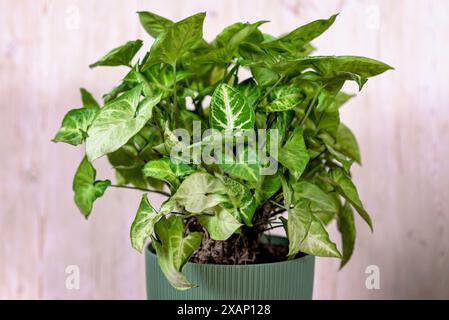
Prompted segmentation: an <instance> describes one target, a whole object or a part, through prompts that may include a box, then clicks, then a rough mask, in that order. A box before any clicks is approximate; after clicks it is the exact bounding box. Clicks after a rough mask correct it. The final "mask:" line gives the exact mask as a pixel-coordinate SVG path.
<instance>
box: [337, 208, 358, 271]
mask: <svg viewBox="0 0 449 320" xmlns="http://www.w3.org/2000/svg"><path fill="white" fill-rule="evenodd" d="M337 224H338V230H339V231H340V233H341V239H342V244H343V258H342V260H341V264H340V269H341V268H343V267H344V266H345V265H346V263H347V262H348V261H349V259H351V256H352V252H353V251H354V244H355V237H356V230H355V222H354V213H353V212H352V208H351V206H350V205H349V203H347V202H346V203H345V205H344V206H343V207H342V209H341V211H340V213H339V215H338V220H337Z"/></svg>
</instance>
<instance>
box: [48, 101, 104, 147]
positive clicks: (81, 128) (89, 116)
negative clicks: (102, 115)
mask: <svg viewBox="0 0 449 320" xmlns="http://www.w3.org/2000/svg"><path fill="white" fill-rule="evenodd" d="M98 112H99V109H98V108H80V109H72V110H70V111H69V112H67V114H66V115H65V116H64V119H63V120H62V124H61V128H60V129H59V130H58V132H57V133H56V136H55V138H54V139H53V141H54V142H65V143H69V144H71V145H74V146H76V145H79V144H80V143H82V142H83V141H84V139H85V138H86V137H87V130H88V129H89V127H90V126H91V124H92V122H93V121H94V119H95V117H96V116H97V114H98Z"/></svg>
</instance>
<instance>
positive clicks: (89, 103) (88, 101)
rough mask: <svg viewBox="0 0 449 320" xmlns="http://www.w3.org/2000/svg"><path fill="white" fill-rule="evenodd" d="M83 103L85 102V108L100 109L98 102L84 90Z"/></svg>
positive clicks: (81, 91) (81, 89)
mask: <svg viewBox="0 0 449 320" xmlns="http://www.w3.org/2000/svg"><path fill="white" fill-rule="evenodd" d="M80 93H81V101H82V102H83V107H84V108H100V105H99V104H98V102H97V100H95V98H94V97H93V96H92V94H91V93H90V92H89V91H87V90H86V89H84V88H80Z"/></svg>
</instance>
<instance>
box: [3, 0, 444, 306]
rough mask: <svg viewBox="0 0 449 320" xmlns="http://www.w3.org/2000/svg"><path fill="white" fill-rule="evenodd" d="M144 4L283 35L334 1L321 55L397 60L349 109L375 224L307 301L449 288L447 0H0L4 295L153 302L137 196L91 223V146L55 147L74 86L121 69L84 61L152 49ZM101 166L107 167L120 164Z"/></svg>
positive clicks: (106, 83)
mask: <svg viewBox="0 0 449 320" xmlns="http://www.w3.org/2000/svg"><path fill="white" fill-rule="evenodd" d="M138 10H151V11H154V12H158V13H159V14H161V15H164V16H167V17H169V18H172V19H175V20H176V19H180V18H183V17H186V16H188V15H190V14H193V13H196V12H198V11H207V13H208V16H207V18H206V22H205V26H206V32H205V33H206V37H207V38H208V39H211V38H212V37H213V36H214V35H215V34H216V33H217V32H218V31H219V30H221V29H222V28H223V27H224V26H226V25H228V24H230V23H232V22H235V21H240V20H248V21H256V20H260V19H264V20H265V19H269V20H271V21H272V22H271V23H270V24H268V25H265V26H264V27H263V28H264V30H265V31H267V32H270V33H274V34H280V33H282V32H286V31H288V30H291V29H293V28H294V27H296V26H298V25H301V24H303V23H305V22H308V21H311V20H313V19H317V18H323V17H328V16H330V15H331V14H333V13H335V12H341V15H340V16H339V18H338V20H337V22H336V23H335V25H334V26H333V28H332V29H331V30H330V31H328V33H326V35H324V36H323V37H322V38H321V39H319V40H318V41H316V42H315V44H316V45H317V46H318V47H319V49H320V50H319V53H323V54H359V55H366V56H369V57H373V58H378V59H381V60H383V61H385V62H387V63H389V64H391V65H393V66H395V67H396V70H395V71H393V72H389V73H388V74H385V75H382V76H380V77H378V78H375V79H372V80H370V81H369V82H368V83H367V85H366V87H365V89H364V92H363V93H362V94H361V95H360V96H359V97H358V98H357V99H355V100H353V101H351V102H350V103H349V105H348V106H347V107H346V110H345V112H344V120H345V121H346V122H347V123H348V124H349V126H350V127H351V128H353V130H354V131H355V133H356V135H357V137H358V138H359V141H360V144H361V150H362V155H363V167H360V168H359V167H357V168H355V170H354V175H355V180H356V182H357V183H358V185H359V188H360V193H361V196H362V198H363V200H364V201H365V203H366V207H367V208H368V209H369V211H370V212H371V214H372V215H373V218H374V221H375V233H374V234H370V232H369V231H368V229H367V228H366V227H365V226H364V225H363V224H362V223H360V224H359V229H358V240H357V245H356V251H355V255H354V257H353V259H352V261H351V262H350V264H349V265H348V266H347V267H346V268H345V269H343V270H342V271H338V262H337V261H334V260H330V259H328V260H326V259H318V263H317V270H316V285H315V292H314V297H315V298H316V299H322V298H329V299H342V298H355V299H361V298H369V299H371V298H373V299H377V298H386V299H391V298H449V209H448V201H449V160H448V159H449V148H448V146H449V83H448V77H449V76H448V75H449V63H448V60H447V59H448V57H449V42H448V41H447V36H448V32H449V2H447V1H441V0H434V1H429V0H422V1H419V0H407V1H405V0H403V1H386V0H385V1H381V0H379V1H374V0H372V1H371V0H366V1H349V0H347V1H346V0H340V1H291V0H290V1H288V0H283V1H261V0H254V1H248V0H246V1H242V0H226V1H171V0H161V1H125V0H123V1H106V0H104V1H76V0H71V1H59V0H58V1H37V0H36V1H24V0H19V1H12V0H10V1H8V0H0V39H1V41H0V83H1V85H0V101H1V109H0V110H1V115H0V128H1V129H0V130H1V133H2V135H1V139H0V150H1V156H0V298H6V299H8V298H18V299H23V298H33V299H41V298H45V299H52V298H57V299H72V298H73V299H80V298H87V299H91V298H94V299H99V298H112V299H116V298H127V299H128V298H132V299H141V298H144V297H145V293H144V268H143V267H144V264H143V262H144V261H143V256H141V255H139V254H138V253H136V252H134V251H133V250H132V249H131V246H130V243H129V239H128V232H129V231H128V230H129V226H130V223H131V221H132V219H133V216H134V213H135V210H136V208H137V204H138V198H139V196H140V195H139V194H138V193H134V192H133V191H125V192H123V191H117V190H108V191H107V192H106V195H105V196H104V198H102V199H100V200H99V201H98V202H97V203H96V204H95V208H94V212H93V214H92V216H91V218H90V219H89V221H85V220H84V219H83V218H82V216H81V215H80V214H79V213H78V211H77V209H76V207H75V205H74V204H73V202H72V196H73V195H72V191H71V182H72V175H73V172H74V170H75V168H76V166H77V165H78V163H79V161H80V159H81V157H82V154H83V150H82V149H81V148H78V149H75V148H72V147H70V146H66V145H63V144H58V145H56V144H53V143H51V142H50V139H51V138H52V137H53V135H54V133H55V132H56V130H57V128H58V126H59V124H60V120H61V119H62V116H63V115H64V114H65V112H66V111H67V110H68V109H69V108H72V107H77V106H79V104H80V100H79V96H78V88H79V87H81V86H84V87H86V88H88V89H89V90H91V91H93V92H94V94H95V95H96V97H97V98H99V97H100V96H101V93H103V92H106V91H107V90H108V89H110V88H111V87H112V86H113V85H114V84H116V83H117V82H118V80H119V79H120V77H121V76H122V75H123V74H124V72H125V70H124V69H121V68H118V69H108V68H103V69H101V68H98V69H97V70H95V71H92V70H89V69H88V68H87V65H88V64H89V63H91V62H93V61H94V60H95V59H96V58H99V57H100V56H101V55H102V54H103V53H105V52H106V51H108V50H109V49H111V48H113V47H115V46H117V45H120V44H122V43H124V42H125V41H126V40H130V39H135V38H142V39H144V40H145V41H147V46H148V45H149V44H150V38H149V37H148V36H146V35H145V34H144V32H143V30H142V28H141V27H140V26H139V22H138V19H137V16H136V14H135V12H136V11H138ZM96 166H97V167H99V170H98V171H99V172H98V176H99V178H105V177H106V176H107V175H108V174H111V172H110V170H109V168H108V165H107V164H106V163H104V162H101V161H99V162H96ZM153 200H155V201H156V202H158V201H160V199H153ZM333 234H334V235H335V233H333ZM69 265H77V266H79V268H80V272H81V283H80V284H81V287H80V289H79V290H68V289H66V286H65V280H66V276H67V274H66V272H65V270H66V267H67V266H69ZM369 265H376V266H378V267H379V270H380V277H381V278H380V279H381V280H380V289H379V290H368V289H367V288H366V287H365V279H366V277H367V276H368V275H367V274H365V270H366V268H367V266H369Z"/></svg>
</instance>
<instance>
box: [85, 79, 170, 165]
mask: <svg viewBox="0 0 449 320" xmlns="http://www.w3.org/2000/svg"><path fill="white" fill-rule="evenodd" d="M141 91H142V85H139V86H137V87H135V88H134V89H132V90H130V91H128V92H126V93H124V94H123V95H121V96H120V97H119V98H117V99H115V100H113V101H112V102H110V103H109V104H106V105H105V106H104V107H103V108H102V109H101V110H100V112H99V114H98V115H97V117H96V118H95V120H94V122H93V123H92V125H91V126H90V128H89V130H88V138H87V140H86V152H87V157H88V158H89V159H90V161H92V160H94V159H96V158H98V157H101V156H103V155H105V154H107V153H111V152H113V151H115V150H117V149H118V148H120V147H121V146H123V145H124V144H125V143H126V142H127V141H128V140H129V139H130V138H131V137H133V136H134V135H135V134H136V133H138V132H139V131H140V130H141V129H142V128H143V126H144V125H145V124H146V123H147V121H148V120H149V119H150V118H151V115H152V111H153V107H154V106H155V105H156V104H158V103H159V101H160V100H161V95H159V96H156V97H152V98H145V99H144V100H142V101H141V102H140V103H139V100H140V94H141Z"/></svg>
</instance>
